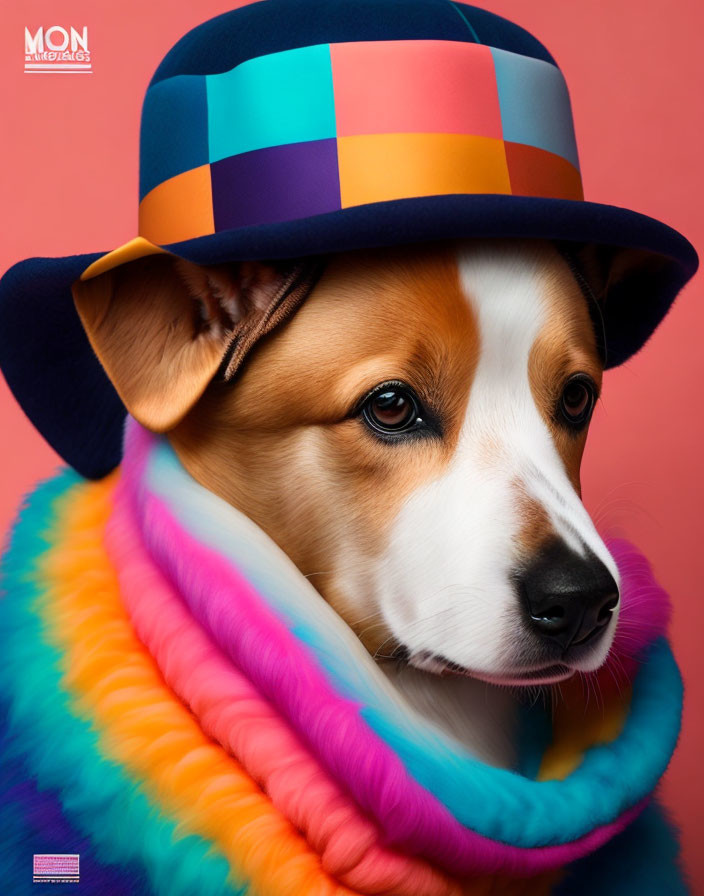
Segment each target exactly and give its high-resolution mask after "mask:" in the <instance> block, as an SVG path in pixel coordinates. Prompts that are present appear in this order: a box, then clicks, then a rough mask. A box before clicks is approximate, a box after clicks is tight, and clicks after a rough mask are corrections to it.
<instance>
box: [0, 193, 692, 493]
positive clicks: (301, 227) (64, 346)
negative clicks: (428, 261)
mask: <svg viewBox="0 0 704 896" xmlns="http://www.w3.org/2000/svg"><path fill="white" fill-rule="evenodd" d="M472 237H475V238H509V237H514V238H520V237H523V238H536V239H549V240H560V241H562V240H565V241H570V242H576V243H581V244H583V243H590V244H591V243H594V244H597V245H603V246H611V247H614V248H615V249H616V250H619V249H639V250H643V251H644V252H645V253H648V254H650V255H651V256H654V257H656V258H657V261H658V264H657V265H656V267H655V268H654V269H653V268H652V267H648V268H647V269H646V268H644V269H643V270H642V271H639V270H638V269H637V268H636V269H634V270H633V271H632V272H631V273H630V274H629V277H628V278H627V279H625V280H624V281H623V282H622V283H621V284H619V288H618V289H616V290H613V291H612V292H611V293H610V294H609V301H608V303H607V307H606V308H605V309H604V325H605V336H606V359H607V361H606V366H607V367H615V366H616V365H618V364H621V363H623V362H624V361H625V360H627V359H628V358H629V357H631V356H632V355H633V354H634V353H635V352H637V351H638V350H639V349H640V348H641V347H642V346H643V345H644V344H645V342H646V341H647V340H648V338H649V337H650V335H651V334H652V332H653V331H654V330H655V328H656V327H657V326H658V324H659V323H660V321H661V320H662V318H663V317H664V316H665V314H666V313H667V311H668V309H669V308H670V306H671V304H672V302H673V301H674V299H675V297H676V295H677V293H678V292H679V291H680V289H681V288H682V286H683V285H684V284H685V283H686V282H687V281H688V280H689V279H690V278H691V277H692V276H693V274H694V273H695V272H696V270H697V266H698V258H697V253H696V252H695V250H694V247H693V246H692V245H691V243H690V242H689V241H688V240H687V239H685V237H684V236H682V235H681V234H680V233H678V232H677V231H676V230H673V229H672V228H671V227H668V226H667V225H666V224H663V223H662V222H660V221H657V220H655V219H654V218H650V217H648V216H646V215H642V214H639V213H637V212H633V211H629V210H628V209H623V208H619V207H617V206H611V205H602V204H598V203H592V202H583V201H579V202H578V201H572V200H562V199H543V198H535V197H523V196H502V195H494V194H492V195H464V194H462V195H459V194H453V195H446V196H429V197H421V198H409V199H398V200H393V201H388V202H380V203H375V204H372V205H363V206H356V207H353V208H347V209H342V210H339V211H335V212H330V213H328V214H322V215H318V216H315V217H312V218H304V219H300V220H295V221H285V222H276V223H265V224H258V225H249V226H247V227H241V228H239V229H236V230H229V231H225V232H222V233H217V234H210V235H207V236H202V237H198V238H196V239H191V240H187V241H185V242H180V243H174V244H170V245H168V246H163V247H161V246H155V245H154V244H152V243H149V242H148V241H147V240H144V239H142V238H137V239H135V240H131V241H130V242H129V243H126V244H125V245H124V246H121V247H118V248H117V249H114V250H111V251H108V252H93V253H86V254H83V255H72V256H68V257H64V258H30V259H26V260H25V261H21V262H19V263H18V264H16V265H14V266H13V267H12V268H10V270H9V271H7V273H6V274H5V275H4V277H3V278H2V279H1V280H0V368H1V369H2V371H3V373H4V374H5V378H6V380H7V383H8V385H9V387H10V389H11V390H12V392H13V394H14V395H15V398H16V399H17V401H18V402H19V403H20V405H21V406H22V407H23V409H24V411H25V413H26V414H27V416H28V417H29V418H30V420H31V421H32V423H33V424H34V425H35V426H36V427H37V429H38V430H39V431H40V432H41V433H42V435H43V436H44V438H45V439H46V440H47V441H48V442H49V443H50V444H51V446H52V447H53V448H54V449H55V450H56V451H57V452H58V454H60V455H61V457H63V458H64V460H66V461H67V462H68V463H69V464H70V465H71V466H73V467H74V468H75V469H76V470H77V471H78V472H79V473H81V474H82V475H84V476H86V477H88V478H100V477H102V476H104V475H106V474H107V473H109V472H110V470H112V469H113V468H114V467H115V466H116V465H117V464H118V463H119V462H120V457H121V450H122V427H123V421H124V417H125V409H124V407H123V405H122V402H121V401H120V399H119V398H118V396H117V393H116V392H115V390H114V388H113V387H112V385H111V383H110V381H109V380H108V378H107V376H106V375H105V373H104V372H103V369H102V367H101V366H100V363H99V362H98V360H97V358H96V356H95V354H94V352H93V350H92V348H91V346H90V344H89V342H88V339H87V337H86V335H85V332H84V330H83V328H82V325H81V323H80V321H79V319H78V315H77V313H76V310H75V307H74V304H73V297H72V294H71V285H72V284H73V283H74V282H75V281H76V280H78V279H79V278H81V277H83V279H86V278H89V277H93V276H97V275H98V274H100V273H103V272H104V271H106V270H109V269H110V268H113V267H116V266H118V265H121V264H125V263H126V262H128V261H131V260H133V259H135V258H139V257H143V256H145V255H149V254H153V253H157V252H165V251H166V252H169V253H171V254H173V255H177V256H179V257H181V258H185V259H188V260H189V261H193V262H196V263H199V264H219V263H222V262H226V261H245V260H254V259H274V258H295V257H301V256H306V255H319V254H325V253H335V252H342V251H348V250H353V249H364V248H373V247H382V246H392V245H401V244H403V243H415V242H423V241H427V240H440V239H461V238H472ZM654 270H655V272H656V273H653V271H654Z"/></svg>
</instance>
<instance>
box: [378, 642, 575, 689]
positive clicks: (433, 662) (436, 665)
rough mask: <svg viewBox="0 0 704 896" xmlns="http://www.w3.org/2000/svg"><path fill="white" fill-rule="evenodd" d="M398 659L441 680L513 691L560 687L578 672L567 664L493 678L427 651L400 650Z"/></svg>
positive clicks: (523, 670)
mask: <svg viewBox="0 0 704 896" xmlns="http://www.w3.org/2000/svg"><path fill="white" fill-rule="evenodd" d="M394 658H395V659H398V660H401V661H403V662H407V663H408V664H409V665H410V666H413V667H414V668H416V669H420V670H422V671H423V672H430V673H432V674H433V675H439V676H441V677H448V676H468V677H470V678H477V679H479V680H480V681H485V682H487V683H488V684H496V685H504V686H511V687H536V686H540V685H550V684H557V683H558V682H560V681H565V680H566V679H567V678H570V677H571V676H572V675H574V672H575V670H574V669H571V668H570V667H569V666H566V665H564V664H563V663H551V664H550V665H545V666H538V667H533V668H530V669H515V670H514V669H511V670H506V672H504V673H501V674H489V673H486V672H479V671H477V670H474V669H468V668H467V667H465V666H461V665H460V664H459V663H455V662H453V661H452V660H448V659H447V658H446V657H444V656H441V655H440V654H435V653H431V652H430V651H427V650H422V651H418V652H416V653H411V652H410V651H409V650H408V648H406V647H400V648H398V649H397V650H396V651H394Z"/></svg>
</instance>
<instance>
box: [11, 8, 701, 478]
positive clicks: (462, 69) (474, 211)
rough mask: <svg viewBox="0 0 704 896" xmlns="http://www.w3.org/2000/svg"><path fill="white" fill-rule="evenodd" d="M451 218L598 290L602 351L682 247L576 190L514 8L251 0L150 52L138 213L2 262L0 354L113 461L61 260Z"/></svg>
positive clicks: (408, 231) (94, 466) (640, 322)
mask: <svg viewBox="0 0 704 896" xmlns="http://www.w3.org/2000/svg"><path fill="white" fill-rule="evenodd" d="M461 237H535V238H542V239H550V240H554V241H556V242H557V243H558V245H559V247H560V248H561V250H562V251H563V253H564V254H565V255H566V257H567V258H568V260H569V262H570V264H571V266H572V267H573V270H575V273H576V274H577V275H578V278H579V279H580V281H581V282H583V284H584V286H585V288H586V289H587V291H588V292H590V293H594V294H595V296H596V299H597V301H598V302H599V305H600V309H599V315H600V318H601V320H602V321H603V334H604V335H603V345H602V349H603V351H604V356H605V364H606V366H607V367H613V366H615V365H617V364H620V363H622V362H623V361H625V360H626V359H627V358H628V357H630V356H631V355H632V354H633V353H634V352H636V351H637V350H638V349H639V348H640V347H641V346H642V345H643V344H644V343H645V342H646V340H647V339H648V337H649V336H650V335H651V333H652V332H653V330H654V329H655V328H656V327H657V325H658V324H659V322H660V321H661V319H662V318H663V316H664V315H665V313H666V312H667V310H668V308H669V307H670V305H671V303H672V302H673V300H674V298H675V296H676V295H677V293H678V292H679V290H680V289H681V287H682V286H683V285H684V284H685V283H686V282H687V280H689V279H690V277H691V276H692V275H693V274H694V272H695V271H696V268H697V263H698V261H697V255H696V253H695V251H694V249H693V247H692V246H691V245H690V243H689V242H688V241H687V240H686V239H685V238H684V237H683V236H682V235H680V234H679V233H677V232H676V231H675V230H672V229H671V228H669V227H668V226H666V225H665V224H662V223H660V222H659V221H656V220H654V219H652V218H649V217H646V216H645V215H641V214H638V213H637V212H632V211H629V210H626V209H622V208H617V207H615V206H609V205H601V204H596V203H591V202H586V201H585V200H584V197H583V192H582V181H581V175H580V170H579V160H578V156H577V147H576V144H575V138H574V127H573V123H572V115H571V109H570V102H569V95H568V92H567V87H566V85H565V82H564V79H563V77H562V74H561V72H560V70H559V68H558V67H557V65H556V63H555V61H554V59H553V58H552V56H551V55H550V54H549V53H548V51H547V50H546V49H545V47H543V45H542V44H541V43H539V42H538V41H537V40H536V39H535V38H534V37H532V36H531V35H530V34H529V33H528V32H526V31H524V30H523V29H522V28H519V27H518V26H517V25H514V24H512V23H511V22H508V21H507V20H505V19H503V18H501V17H499V16H496V15H494V14H492V13H489V12H486V11H485V10H482V9H477V8H476V7H473V6H468V5H466V4H464V3H457V2H452V0H260V2H255V3H252V4H250V5H248V6H244V7H240V8H238V9H236V10H233V11H232V12H229V13H225V14H223V15H220V16H217V17H216V18H214V19H211V20H210V21H208V22H205V23H204V24H202V25H200V26H199V27H197V28H195V29H193V30H192V31H190V32H189V33H188V34H186V35H185V37H183V38H182V39H181V40H180V41H179V42H178V43H177V44H176V45H175V46H174V47H173V48H172V49H171V50H170V51H169V53H168V54H167V55H166V57H165V58H164V60H163V61H162V63H161V65H160V66H159V67H158V68H157V70H156V72H155V74H154V76H153V78H152V80H151V83H150V84H149V87H148V90H147V93H146V96H145V100H144V106H143V111H142V123H141V135H140V203H139V235H138V236H137V237H136V238H135V239H133V240H131V241H130V242H129V243H127V244H126V245H124V246H121V247H119V248H117V249H114V250H111V251H107V252H94V253H90V254H84V255H74V256H70V257H67V258H32V259H28V260H26V261H22V262H20V263H19V264H16V265H15V266H14V267H12V268H11V269H10V270H9V271H8V272H7V273H6V274H5V276H4V277H3V278H2V280H1V281H0V366H1V367H2V370H3V372H4V374H5V377H6V379H7V382H8V384H9V386H10V388H11V389H12V391H13V393H14V394H15V397H16V398H17V400H18V401H19V402H20V404H21V405H22V407H23V408H24V410H25V411H26V413H27V415H28V416H29V418H30V419H31V420H32V422H33V423H34V425H35V426H36V427H37V429H39V431H40V432H41V433H42V434H43V435H44V437H45V438H46V439H47V440H48V442H49V443H50V444H51V445H52V446H53V447H54V449H55V450H56V451H57V452H58V453H59V454H60V455H61V456H62V457H63V458H64V459H65V460H66V461H68V463H70V464H71V465H72V466H73V467H75V468H76V469H77V470H78V471H79V472H80V473H82V474H83V475H85V476H88V477H91V478H97V477H100V476H103V475H105V474H106V473H108V472H109V471H110V470H111V469H112V468H113V467H115V466H116V465H117V464H118V463H119V461H120V452H121V439H122V422H123V419H124V415H125V409H124V407H123V405H122V403H121V401H120V399H119V398H118V396H117V394H116V392H115V391H114V389H113V387H112V385H111V384H110V382H109V380H108V379H107V377H106V375H105V373H104V372H103V370H102V368H101V366H100V364H99V362H98V360H97V358H96V356H95V355H94V353H93V350H92V348H91V346H90V344H89V342H88V339H87V337H86V335H85V333H84V331H83V329H82V326H81V324H80V322H79V319H78V315H77V313H76V311H75V307H74V304H73V299H72V295H71V285H72V284H73V283H74V281H76V280H77V279H79V278H81V279H90V278H92V277H97V276H100V275H101V274H102V273H103V272H105V271H107V270H109V269H110V268H113V267H115V266H117V265H120V264H124V263H126V262H129V261H131V260H133V259H136V258H139V257H142V256H145V255H150V254H154V253H163V252H167V253H170V254H172V255H176V256H179V257H182V258H185V259H188V260H190V261H193V262H196V263H202V264H216V263H221V262H227V261H233V262H234V261H244V260H250V259H262V260H263V259H282V258H299V257H303V256H309V255H324V254H327V253H334V252H339V251H345V250H351V249H358V248H372V247H380V246H391V245H398V244H402V243H413V242H420V241H427V240H437V239H448V238H461ZM584 247H589V249H588V251H587V250H585V249H584ZM587 258H588V259H589V260H588V262H587V261H585V259H587ZM587 283H589V285H588V286H587ZM607 284H608V289H607Z"/></svg>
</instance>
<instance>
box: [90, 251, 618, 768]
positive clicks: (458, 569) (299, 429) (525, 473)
mask: <svg viewBox="0 0 704 896" xmlns="http://www.w3.org/2000/svg"><path fill="white" fill-rule="evenodd" d="M276 288H277V272H276V269H275V268H274V267H272V266H271V265H267V263H266V262H249V263H244V264H242V265H231V266H227V265H221V266H217V267H215V266H211V267H207V266H206V267H202V266H198V265H195V264H193V263H190V262H186V261H183V260H181V259H176V260H175V259H173V258H168V257H163V256H157V257H151V258H147V259H143V260H141V261H137V262H133V263H132V264H130V265H127V266H125V269H120V270H118V272H117V273H112V272H108V273H106V274H104V275H103V276H102V277H100V278H96V279H94V280H89V281H85V282H80V281H79V282H78V283H77V284H76V285H74V289H73V292H74V299H75V302H76V307H77V310H78V312H79V314H80V317H81V319H82V322H83V324H84V326H85V329H86V332H87V334H88V337H89V338H90V341H91V344H92V345H93V347H94V349H95V351H96V353H97V355H98V357H99V358H100V360H101V362H102V363H103V365H104V367H105V370H106V371H107V373H108V375H109V376H110V378H111V380H112V382H113V384H114V386H115V388H116V389H117V391H118V394H119V395H120V396H121V398H122V399H123V401H124V403H125V405H126V407H127V408H128V410H129V411H130V413H131V414H132V415H133V416H134V417H136V418H137V419H138V420H139V421H140V422H141V423H142V424H143V425H145V426H146V427H147V428H150V429H153V430H155V431H161V432H166V434H167V437H168V439H169V441H170V442H171V444H172V446H173V448H174V449H175V451H176V453H177V455H178V457H179V458H180V460H181V462H182V463H183V465H184V467H185V468H186V470H188V471H189V472H190V473H191V475H192V476H193V477H194V478H195V479H196V480H197V481H198V482H200V483H201V484H202V485H204V486H205V487H206V488H208V489H209V490H211V491H212V492H214V493H215V494H216V495H218V496H220V497H221V498H223V499H224V500H226V501H227V502H229V503H230V504H232V505H233V506H234V507H236V508H238V509H239V510H241V511H242V512H243V513H244V514H246V515H247V516H248V517H250V518H251V519H252V520H253V521H254V522H256V523H257V525H259V526H260V527H261V528H262V529H263V530H264V531H265V532H266V533H267V534H268V535H269V536H271V538H272V539H273V540H274V541H275V542H276V543H277V544H278V545H279V546H280V547H281V548H282V549H283V550H284V551H285V552H286V554H287V555H288V556H289V557H290V558H291V559H292V560H293V562H294V563H295V564H296V566H297V567H298V568H299V570H300V571H301V572H302V573H303V574H304V575H305V576H307V577H308V578H309V579H310V581H311V582H312V583H313V584H314V585H315V587H316V588H317V590H318V591H319V592H320V594H321V595H322V596H323V597H324V598H325V600H326V601H327V602H328V603H329V604H330V605H331V606H332V607H333V609H334V610H335V611H336V612H337V613H338V614H339V615H340V616H341V617H342V619H343V620H344V621H345V622H346V623H347V625H348V626H350V628H351V629H352V630H353V631H354V632H355V634H356V635H357V636H358V637H359V639H360V640H361V641H362V643H363V644H364V646H365V647H366V648H367V650H368V651H369V652H370V653H371V654H372V655H373V657H374V658H375V659H376V660H377V661H378V662H379V664H380V666H381V668H382V669H383V670H384V672H385V673H386V674H387V676H388V678H389V680H390V681H391V682H392V683H393V684H394V686H395V687H396V688H397V689H398V690H399V691H400V692H401V693H402V694H403V696H404V697H405V698H406V699H407V700H408V701H409V702H410V703H411V705H413V706H414V708H415V709H416V710H417V711H419V712H420V713H421V715H423V716H424V717H426V718H427V719H428V720H429V721H431V722H432V723H434V724H436V725H439V726H440V727H441V728H442V729H443V730H445V731H446V732H447V733H450V734H452V735H453V736H455V737H457V738H459V740H460V741H461V742H462V743H463V744H464V745H465V746H466V747H467V748H468V749H470V750H472V751H473V752H474V753H475V754H476V755H477V756H478V757H480V758H482V759H483V760H484V761H487V762H490V763H491V764H494V765H498V766H502V767H511V766H512V764H513V762H514V761H515V747H516V744H515V737H516V731H515V702H516V699H519V698H518V695H517V691H520V690H521V689H527V688H529V689H532V688H535V687H546V686H549V685H551V684H555V683H557V682H560V681H563V680H565V679H567V678H568V677H570V676H572V675H575V674H576V673H580V672H581V673H586V672H590V671H593V670H595V669H597V668H598V667H599V666H601V665H602V664H603V663H604V661H605V659H606V657H607V654H608V652H609V647H610V645H611V642H612V640H613V634H614V630H615V626H616V621H617V618H618V607H619V572H618V569H617V566H616V563H615V562H614V559H613V558H612V556H611V555H610V553H609V551H608V550H607V548H606V546H605V544H604V542H603V541H602V539H601V538H600V537H599V534H598V533H597V531H596V529H595V527H594V524H593V523H592V521H591V519H590V517H589V515H588V513H587V511H586V510H585V508H584V505H583V504H582V502H581V499H580V495H581V492H580V475H579V473H580V462H581V459H582V454H583V451H584V446H585V441H586V437H587V432H588V428H589V422H590V418H591V415H592V412H593V409H594V406H595V404H596V401H597V400H598V397H599V394H600V390H601V381H602V370H603V361H602V359H601V358H600V354H599V351H598V340H597V331H595V328H594V325H593V319H592V315H591V314H590V311H589V306H588V299H587V297H586V296H585V295H584V294H583V289H582V286H581V285H580V283H579V282H578V281H577V279H575V276H574V274H573V272H572V270H571V268H570V266H569V265H568V263H567V262H566V260H565V258H564V257H563V255H562V254H561V253H560V252H559V251H558V249H557V248H556V247H555V246H554V245H552V244H551V243H549V242H547V241H541V240H521V241H519V240H496V241H486V240H485V241H482V240H465V241H462V240H452V241H443V242H440V243H437V244H433V243H426V244H422V245H419V246H401V247H393V248H385V249H374V250H357V251H353V252H347V253H338V254H337V255H335V256H333V257H332V258H331V259H330V260H329V261H328V263H327V264H326V267H325V271H324V273H323V275H322V276H321V278H320V280H319V281H318V283H317V285H316V286H315V288H314V289H313V290H312V292H311V294H310V295H309V296H308V298H307V299H306V301H305V303H304V304H303V305H302V307H301V308H300V309H299V310H298V311H297V312H296V314H295V315H294V316H293V317H292V319H291V320H290V321H288V322H287V323H286V324H285V325H284V326H282V327H279V328H278V329H276V330H274V331H273V332H271V333H269V334H268V335H267V336H266V337H264V338H263V339H262V340H260V342H259V344H257V345H256V346H255V347H254V348H253V350H252V351H251V353H250V355H249V356H248V358H247V359H246V362H245V364H244V366H243V369H242V370H241V372H240V374H239V377H238V380H237V382H236V383H234V384H229V383H223V382H221V381H219V380H218V379H217V378H215V379H211V375H212V371H213V369H214V368H215V367H217V365H218V364H219V363H220V361H221V357H222V355H223V353H224V348H225V346H226V345H227V344H228V342H229V341H230V340H231V339H232V336H233V332H234V331H235V330H236V329H237V328H242V327H243V326H244V325H245V323H247V322H251V321H252V320H255V319H256V318H257V316H261V315H262V314H263V313H264V311H265V309H266V307H267V303H268V302H269V301H270V300H271V296H272V295H273V291H275V289H276Z"/></svg>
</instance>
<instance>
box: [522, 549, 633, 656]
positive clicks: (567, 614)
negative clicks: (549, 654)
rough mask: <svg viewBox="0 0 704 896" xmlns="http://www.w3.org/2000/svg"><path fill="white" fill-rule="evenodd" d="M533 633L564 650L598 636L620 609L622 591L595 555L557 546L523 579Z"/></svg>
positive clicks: (543, 556) (542, 554)
mask: <svg viewBox="0 0 704 896" xmlns="http://www.w3.org/2000/svg"><path fill="white" fill-rule="evenodd" d="M520 588H521V591H522V594H523V597H524V600H525V603H526V606H527V609H528V617H529V622H530V625H531V627H532V629H533V630H534V631H535V632H537V633H538V634H540V635H542V636H543V637H545V638H549V639H550V640H552V641H554V642H556V643H558V644H559V645H560V646H561V647H562V649H563V650H567V648H568V647H572V646H576V645H578V644H585V643H586V642H587V641H591V640H592V639H594V638H596V637H598V636H599V633H600V632H603V631H604V629H605V628H606V626H607V625H608V623H609V620H610V619H611V614H612V612H613V610H614V609H615V608H616V606H617V605H618V600H619V595H618V587H617V585H616V582H615V581H614V579H613V576H612V575H611V573H610V572H609V570H608V569H607V568H606V566H604V564H603V563H602V562H601V560H599V559H598V557H596V556H595V555H594V554H592V553H590V552H589V553H588V554H587V556H586V557H581V556H580V555H579V554H577V553H575V552H574V551H572V550H571V549H570V548H569V547H568V546H567V545H566V544H565V543H564V542H562V541H555V542H553V543H551V544H550V546H549V547H548V548H546V549H545V550H543V551H541V553H540V554H539V556H538V557H537V558H536V560H535V561H534V562H533V563H532V564H531V565H530V566H529V567H528V568H527V569H526V570H525V572H524V573H523V574H522V575H521V577H520Z"/></svg>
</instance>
